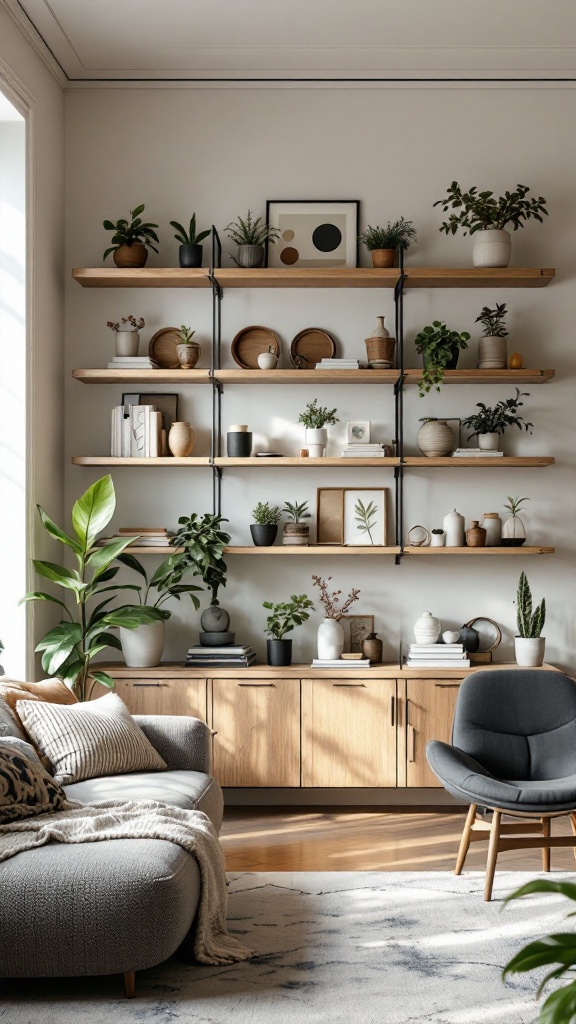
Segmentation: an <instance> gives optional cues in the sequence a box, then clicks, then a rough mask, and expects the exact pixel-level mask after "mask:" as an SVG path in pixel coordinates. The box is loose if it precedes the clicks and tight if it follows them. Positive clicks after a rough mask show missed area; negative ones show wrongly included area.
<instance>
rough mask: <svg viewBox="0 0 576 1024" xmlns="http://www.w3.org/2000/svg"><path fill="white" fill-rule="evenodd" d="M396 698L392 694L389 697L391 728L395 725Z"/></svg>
mask: <svg viewBox="0 0 576 1024" xmlns="http://www.w3.org/2000/svg"><path fill="white" fill-rule="evenodd" d="M395 712H396V698H395V697H394V695H392V696H391V697H390V725H391V726H392V728H394V726H395V725H396V713H395Z"/></svg>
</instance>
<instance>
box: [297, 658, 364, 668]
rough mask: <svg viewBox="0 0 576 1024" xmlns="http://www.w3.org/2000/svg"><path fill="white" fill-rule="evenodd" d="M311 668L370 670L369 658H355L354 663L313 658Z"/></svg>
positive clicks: (339, 659)
mask: <svg viewBox="0 0 576 1024" xmlns="http://www.w3.org/2000/svg"><path fill="white" fill-rule="evenodd" d="M310 667H311V668H370V659H369V658H357V659H356V660H355V661H348V660H347V659H345V658H338V659H335V660H334V661H332V660H330V659H328V658H313V659H312V665H311V666H310Z"/></svg>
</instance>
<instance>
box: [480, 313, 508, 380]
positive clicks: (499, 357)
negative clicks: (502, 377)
mask: <svg viewBox="0 0 576 1024" xmlns="http://www.w3.org/2000/svg"><path fill="white" fill-rule="evenodd" d="M507 315H508V310H507V308H506V303H505V302H501V303H499V302H497V303H496V305H495V306H494V309H491V308H490V306H484V308H483V309H482V311H481V313H480V316H477V317H476V320H475V323H477V324H482V327H483V334H482V337H481V338H480V341H479V342H478V369H479V370H505V369H506V366H507V364H508V347H507V344H506V338H507V337H508V331H507V330H506V323H505V321H506V316H507Z"/></svg>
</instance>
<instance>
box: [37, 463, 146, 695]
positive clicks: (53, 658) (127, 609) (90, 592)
mask: <svg viewBox="0 0 576 1024" xmlns="http://www.w3.org/2000/svg"><path fill="white" fill-rule="evenodd" d="M115 508H116V495H115V493H114V484H113V483H112V477H111V476H104V477H102V479H101V480H97V481H96V483H95V484H92V486H91V487H89V488H88V490H87V491H85V493H84V494H83V495H82V496H81V497H80V498H78V501H76V502H75V503H74V505H73V508H72V527H73V531H74V536H72V535H69V534H67V533H65V531H64V530H62V529H61V528H60V527H59V526H57V524H56V523H55V522H54V521H53V520H52V519H50V516H48V515H47V514H46V512H45V511H44V509H43V508H42V507H41V506H40V505H37V509H38V513H39V515H40V520H41V522H42V525H43V527H44V529H45V530H46V532H47V533H49V534H50V536H51V537H53V538H54V539H55V540H57V541H59V542H60V543H61V544H64V545H65V547H67V548H69V549H70V550H71V551H72V553H73V555H74V557H75V559H76V565H77V568H76V569H68V568H67V567H66V566H64V565H58V564H57V563H56V562H46V561H43V560H39V559H32V564H33V565H34V568H35V569H36V572H37V573H39V574H40V576H44V578H45V579H47V580H50V582H51V583H54V584H56V586H57V587H61V588H62V589H63V590H64V591H65V594H64V595H63V596H64V600H60V598H58V597H54V596H53V595H52V594H48V593H45V592H44V591H42V590H34V591H30V592H29V593H28V594H25V595H24V597H23V598H22V599H21V601H20V604H22V603H23V602H24V601H50V602H52V603H53V604H57V605H59V606H60V607H61V608H63V609H64V612H65V613H66V618H65V619H62V620H61V621H60V622H59V624H58V625H57V626H55V627H54V628H53V629H50V630H49V631H48V633H46V635H45V636H44V637H42V640H41V641H40V643H39V644H38V645H37V647H36V650H37V651H42V668H43V669H44V671H45V672H47V673H48V675H50V676H58V678H59V679H62V680H63V682H65V683H66V686H68V687H69V689H71V690H72V691H73V692H74V693H75V694H76V696H77V697H78V699H79V700H86V699H87V697H88V695H89V686H88V681H89V680H94V681H96V682H99V683H102V685H103V686H107V687H109V688H110V689H113V688H114V680H113V679H112V678H111V677H110V676H109V675H108V674H107V673H106V672H100V671H96V670H95V669H92V667H91V662H92V660H93V658H95V657H96V655H97V654H99V653H100V651H104V650H106V648H107V647H114V648H116V649H117V650H121V646H120V641H119V639H118V637H117V636H115V635H114V634H113V633H111V632H110V630H111V629H113V628H114V627H115V626H124V627H126V629H136V627H137V626H141V625H143V624H146V623H149V622H154V621H155V620H156V619H161V618H164V617H165V613H163V612H162V611H160V610H159V609H157V608H142V607H139V606H138V605H132V604H126V605H121V606H120V607H117V608H112V609H109V608H108V605H109V604H110V603H111V602H112V601H113V600H114V598H115V596H116V594H117V593H118V592H119V591H134V590H138V588H137V587H134V586H132V585H131V584H116V583H114V584H110V581H111V580H113V579H114V577H115V576H116V574H117V573H118V569H119V566H117V565H114V564H113V563H114V562H117V561H118V560H119V558H120V556H121V555H122V553H123V551H124V549H125V548H127V547H128V545H129V544H131V543H132V542H133V541H134V539H135V538H134V537H129V538H122V539H117V540H116V539H115V540H109V541H106V543H105V544H103V545H102V546H99V545H97V544H96V538H97V537H98V534H99V533H100V532H101V531H102V530H103V529H104V528H105V527H106V526H107V525H108V523H109V522H110V520H111V519H112V516H113V515H114V510H115ZM104 594H111V595H112V596H107V597H105V598H104V600H103V601H102V600H99V599H100V598H101V597H102V596H103V595H104ZM67 597H70V598H71V599H72V600H71V602H70V603H71V605H72V611H70V609H69V608H68V604H67V603H66V598H67ZM94 601H98V603H97V604H96V606H95V607H92V608H91V607H90V606H91V604H92V602H94Z"/></svg>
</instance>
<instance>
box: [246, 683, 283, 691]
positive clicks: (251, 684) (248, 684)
mask: <svg viewBox="0 0 576 1024" xmlns="http://www.w3.org/2000/svg"><path fill="white" fill-rule="evenodd" d="M238 686H258V687H260V689H261V690H263V689H265V688H266V687H271V688H272V689H273V690H274V689H276V687H275V685H274V683H238Z"/></svg>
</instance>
